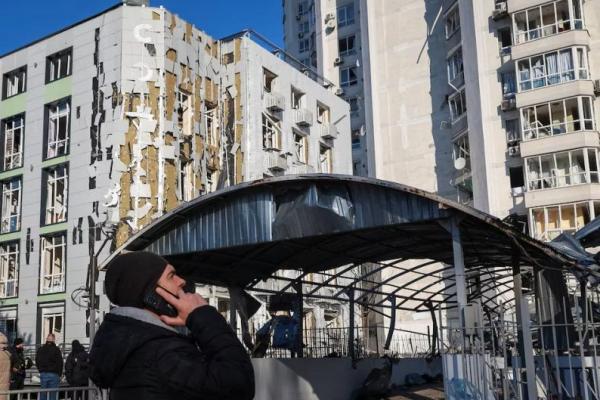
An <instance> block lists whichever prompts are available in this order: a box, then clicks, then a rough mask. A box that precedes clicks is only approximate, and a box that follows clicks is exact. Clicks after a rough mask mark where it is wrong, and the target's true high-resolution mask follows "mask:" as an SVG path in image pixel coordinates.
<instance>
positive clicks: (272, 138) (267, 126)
mask: <svg viewBox="0 0 600 400" xmlns="http://www.w3.org/2000/svg"><path fill="white" fill-rule="evenodd" d="M262 136H263V149H265V150H281V126H280V122H279V121H275V120H274V119H273V118H271V117H269V116H268V115H267V114H265V113H263V115H262Z"/></svg>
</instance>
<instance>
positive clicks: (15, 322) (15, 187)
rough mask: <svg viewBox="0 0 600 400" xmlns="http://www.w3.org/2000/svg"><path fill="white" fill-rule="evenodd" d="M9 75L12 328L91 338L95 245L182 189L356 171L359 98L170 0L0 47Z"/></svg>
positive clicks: (163, 206)
mask: <svg viewBox="0 0 600 400" xmlns="http://www.w3.org/2000/svg"><path fill="white" fill-rule="evenodd" d="M0 74H1V75H2V77H3V79H2V101H1V102H0V120H1V121H0V122H1V127H0V128H1V137H0V140H2V146H0V148H1V149H2V150H1V152H2V154H1V156H2V157H1V159H2V165H1V168H2V172H0V184H1V189H2V201H1V206H2V220H1V232H0V298H1V299H0V329H1V330H4V331H7V332H8V334H9V336H14V335H16V334H17V333H18V334H19V335H21V336H23V337H24V338H25V340H26V342H28V343H40V342H41V341H42V338H44V337H45V335H46V334H47V333H48V332H50V331H53V332H55V333H56V334H57V335H58V340H59V341H60V342H69V341H70V340H72V339H76V338H77V339H80V340H84V341H86V340H87V339H86V324H85V320H86V313H85V310H86V308H87V291H86V279H88V275H89V270H90V265H91V263H92V262H93V256H94V255H95V254H97V253H99V257H98V259H99V260H103V259H105V258H106V257H107V256H108V254H109V252H110V251H111V250H112V249H115V248H116V247H117V246H120V245H121V244H123V243H124V242H125V241H126V240H127V239H128V238H129V237H130V236H131V235H132V234H133V233H135V232H137V231H138V230H139V229H141V228H142V227H144V226H146V225H147V224H149V223H150V222H151V221H152V220H153V219H155V218H157V217H159V216H161V215H163V214H164V213H166V212H168V211H170V210H172V209H174V208H175V207H177V206H179V205H180V204H182V203H183V202H186V201H190V200H192V199H193V198H195V197H197V196H199V195H202V194H203V193H207V192H210V191H214V190H216V189H218V188H221V187H224V186H228V185H234V184H237V183H241V182H243V181H248V180H254V179H259V178H262V177H265V176H273V175H282V174H287V173H307V172H335V173H350V172H351V168H352V167H351V155H350V152H351V150H350V149H351V145H350V122H349V106H348V104H347V103H346V102H344V101H343V100H341V99H339V98H337V96H335V94H334V93H333V92H332V91H331V90H327V89H326V88H324V87H323V86H322V85H320V84H319V83H317V82H315V81H313V80H311V79H310V78H309V77H307V76H306V75H304V74H302V73H300V72H298V71H297V70H296V69H294V68H292V67H291V66H289V65H287V64H286V63H285V62H283V61H282V60H280V59H279V58H277V57H276V56H275V55H273V54H271V53H270V52H269V51H267V50H266V49H264V48H263V47H261V46H259V45H258V44H257V43H255V42H253V41H252V40H251V39H250V38H249V37H248V36H247V35H245V34H240V35H234V36H232V37H229V38H226V39H223V40H215V39H213V38H211V37H210V36H208V35H206V34H205V33H204V32H202V31H200V30H198V29H197V28H195V27H194V26H193V25H192V24H190V23H188V22H186V21H184V20H182V19H180V18H179V17H177V16H175V15H173V14H171V13H169V12H168V11H167V10H165V9H163V8H152V7H137V6H121V5H119V6H115V7H113V8H111V9H109V10H106V11H105V12H103V13H101V14H98V15H96V16H94V17H91V18H89V19H87V20H85V21H82V22H79V23H77V24H75V25H73V26H71V27H68V28H66V29H64V30H62V31H60V32H58V33H55V34H53V35H51V36H49V37H47V38H44V39H42V40H40V41H37V42H35V43H32V44H30V45H28V46H26V47H24V48H22V49H19V50H16V51H14V52H11V53H9V54H7V55H4V56H0ZM25 193H27V194H29V195H27V196H24V195H23V194H25ZM105 242H106V246H104V247H102V246H103V244H104V243H105ZM102 292H103V290H102V284H101V282H99V283H98V284H97V293H102ZM100 308H101V309H106V308H108V304H106V300H105V299H104V298H101V300H100Z"/></svg>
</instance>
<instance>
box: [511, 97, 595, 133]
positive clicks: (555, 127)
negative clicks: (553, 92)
mask: <svg viewBox="0 0 600 400" xmlns="http://www.w3.org/2000/svg"><path fill="white" fill-rule="evenodd" d="M592 104H593V102H592V98H591V97H583V96H582V97H572V98H568V99H563V100H557V101H553V102H550V103H544V104H538V105H535V106H530V107H524V108H522V109H521V111H520V112H521V121H522V126H523V140H533V139H539V138H543V137H547V136H554V135H561V134H563V133H571V132H579V131H583V130H594V129H595V121H594V115H593V105H592Z"/></svg>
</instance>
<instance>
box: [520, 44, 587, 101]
mask: <svg viewBox="0 0 600 400" xmlns="http://www.w3.org/2000/svg"><path fill="white" fill-rule="evenodd" d="M517 69H518V78H519V90H520V91H526V90H531V89H537V88H541V87H544V86H552V85H558V84H560V83H564V82H569V81H572V80H575V79H588V76H589V71H588V62H587V50H586V48H585V47H573V48H568V49H562V50H557V51H552V52H550V53H546V54H542V55H536V56H533V57H529V58H525V59H521V60H519V61H518V62H517Z"/></svg>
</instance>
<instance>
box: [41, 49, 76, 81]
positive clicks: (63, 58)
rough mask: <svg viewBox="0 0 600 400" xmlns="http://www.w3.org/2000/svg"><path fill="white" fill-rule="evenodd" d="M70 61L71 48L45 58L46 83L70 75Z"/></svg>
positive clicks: (71, 58) (71, 61)
mask: <svg viewBox="0 0 600 400" xmlns="http://www.w3.org/2000/svg"><path fill="white" fill-rule="evenodd" d="M72 63H73V49H72V48H69V49H66V50H63V51H59V52H58V53H54V54H52V55H51V56H48V57H47V58H46V83H50V82H53V81H56V80H59V79H62V78H64V77H66V76H69V75H71V69H72Z"/></svg>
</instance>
